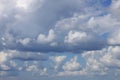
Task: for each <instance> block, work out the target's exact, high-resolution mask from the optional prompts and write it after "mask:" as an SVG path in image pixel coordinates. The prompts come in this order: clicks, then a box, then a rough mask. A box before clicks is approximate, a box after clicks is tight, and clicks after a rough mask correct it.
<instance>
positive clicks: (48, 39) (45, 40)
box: [37, 29, 55, 43]
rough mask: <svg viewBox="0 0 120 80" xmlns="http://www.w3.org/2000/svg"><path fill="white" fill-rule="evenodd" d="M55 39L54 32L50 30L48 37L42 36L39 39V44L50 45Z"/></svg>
mask: <svg viewBox="0 0 120 80" xmlns="http://www.w3.org/2000/svg"><path fill="white" fill-rule="evenodd" d="M54 39H55V32H54V30H52V29H51V30H49V33H48V36H46V35H44V34H40V35H39V36H38V38H37V42H38V43H49V42H52V41H53V40H54Z"/></svg>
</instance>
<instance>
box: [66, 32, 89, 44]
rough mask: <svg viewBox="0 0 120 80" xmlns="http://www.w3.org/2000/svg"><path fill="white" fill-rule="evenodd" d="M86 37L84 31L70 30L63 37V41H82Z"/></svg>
mask: <svg viewBox="0 0 120 80" xmlns="http://www.w3.org/2000/svg"><path fill="white" fill-rule="evenodd" d="M87 38H88V35H87V34H86V33H85V32H78V31H70V32H69V33H68V35H67V36H66V37H65V41H64V42H65V43H70V44H76V43H79V42H84V41H86V40H87Z"/></svg>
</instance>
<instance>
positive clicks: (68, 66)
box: [63, 56, 81, 71]
mask: <svg viewBox="0 0 120 80" xmlns="http://www.w3.org/2000/svg"><path fill="white" fill-rule="evenodd" d="M80 68H81V65H80V64H79V63H78V62H77V56H75V57H74V58H73V59H71V60H70V61H68V62H66V63H65V64H64V65H63V69H64V71H77V70H80Z"/></svg>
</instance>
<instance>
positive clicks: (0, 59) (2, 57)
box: [0, 52, 8, 64]
mask: <svg viewBox="0 0 120 80" xmlns="http://www.w3.org/2000/svg"><path fill="white" fill-rule="evenodd" d="M7 57H8V55H7V54H6V53H5V52H0V64H1V63H3V62H5V61H7V59H8V58H7Z"/></svg>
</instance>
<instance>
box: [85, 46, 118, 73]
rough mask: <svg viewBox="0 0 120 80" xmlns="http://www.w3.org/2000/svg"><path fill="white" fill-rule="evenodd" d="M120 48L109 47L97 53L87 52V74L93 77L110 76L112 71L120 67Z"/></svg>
mask: <svg viewBox="0 0 120 80" xmlns="http://www.w3.org/2000/svg"><path fill="white" fill-rule="evenodd" d="M119 49H120V47H119V46H115V47H112V46H110V47H108V48H104V49H102V50H97V51H87V52H84V53H83V58H85V60H86V68H85V70H86V72H87V73H88V74H93V75H105V74H109V72H111V71H112V70H116V69H118V68H119V67H120V66H119V65H120V62H119V61H120V55H119V53H120V51H119Z"/></svg>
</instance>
